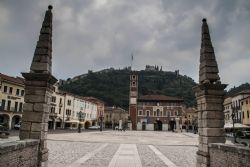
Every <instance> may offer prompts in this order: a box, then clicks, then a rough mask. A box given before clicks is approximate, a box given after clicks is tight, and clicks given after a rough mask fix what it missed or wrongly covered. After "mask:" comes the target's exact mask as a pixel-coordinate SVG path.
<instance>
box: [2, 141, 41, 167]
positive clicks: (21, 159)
mask: <svg viewBox="0 0 250 167" xmlns="http://www.w3.org/2000/svg"><path fill="white" fill-rule="evenodd" d="M38 146H39V140H33V139H27V140H19V141H12V142H6V143H1V144H0V167H14V166H23V167H34V166H37V164H38Z"/></svg>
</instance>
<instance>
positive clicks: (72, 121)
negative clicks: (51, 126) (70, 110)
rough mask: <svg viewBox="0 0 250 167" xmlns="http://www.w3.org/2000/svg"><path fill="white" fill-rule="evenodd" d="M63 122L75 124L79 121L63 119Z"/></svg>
mask: <svg viewBox="0 0 250 167" xmlns="http://www.w3.org/2000/svg"><path fill="white" fill-rule="evenodd" d="M65 123H75V124H78V123H79V121H78V120H70V121H65Z"/></svg>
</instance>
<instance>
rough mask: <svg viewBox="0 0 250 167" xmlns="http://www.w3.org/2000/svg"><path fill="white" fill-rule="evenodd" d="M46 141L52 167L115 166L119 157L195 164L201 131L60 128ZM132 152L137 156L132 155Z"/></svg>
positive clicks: (157, 165) (141, 162)
mask: <svg viewBox="0 0 250 167" xmlns="http://www.w3.org/2000/svg"><path fill="white" fill-rule="evenodd" d="M15 133H16V132H15ZM16 134H18V133H16ZM13 140H18V136H16V135H14V134H13V135H12V136H11V137H10V138H9V139H8V141H13ZM3 142H5V140H4V139H1V140H0V144H1V143H3ZM47 143H48V149H49V167H66V166H68V167H76V166H78V167H113V166H116V165H114V164H117V163H116V162H118V161H119V162H124V163H127V162H128V164H131V162H132V161H135V162H137V165H134V166H138V167H141V166H142V167H166V166H171V167H176V166H178V167H194V166H195V164H196V151H197V144H198V135H197V134H193V133H186V132H183V133H172V132H155V131H126V132H120V131H103V132H100V131H83V132H82V133H77V132H76V130H74V131H73V130H66V131H65V130H57V131H54V132H53V131H51V132H49V134H48V141H47ZM122 145H123V146H126V145H128V146H131V148H134V149H135V151H136V152H137V154H130V152H133V151H132V150H129V147H128V148H123V149H121V150H120V151H119V149H120V148H121V146H122ZM126 149H127V150H126ZM133 153H135V152H133ZM126 154H127V155H126ZM129 154H130V155H129ZM131 155H132V156H131ZM133 155H137V156H134V159H133V158H132V159H131V157H133ZM129 158H130V159H129ZM121 166H122V167H127V166H129V167H130V166H131V165H126V164H122V165H121ZM121 166H116V167H121Z"/></svg>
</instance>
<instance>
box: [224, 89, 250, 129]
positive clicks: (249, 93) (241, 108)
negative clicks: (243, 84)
mask: <svg viewBox="0 0 250 167" xmlns="http://www.w3.org/2000/svg"><path fill="white" fill-rule="evenodd" d="M249 97H250V90H244V91H241V92H239V93H238V94H236V95H234V96H231V97H226V98H225V99H224V103H223V106H224V116H225V124H233V122H234V123H239V124H244V125H249V118H248V114H247V113H248V112H249V104H248V103H249V101H248V98H249ZM247 111H248V112H247Z"/></svg>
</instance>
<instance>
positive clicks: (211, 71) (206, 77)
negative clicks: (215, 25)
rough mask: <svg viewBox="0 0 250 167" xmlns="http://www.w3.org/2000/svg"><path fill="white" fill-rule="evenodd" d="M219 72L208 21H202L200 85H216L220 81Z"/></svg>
mask: <svg viewBox="0 0 250 167" xmlns="http://www.w3.org/2000/svg"><path fill="white" fill-rule="evenodd" d="M218 73H219V70H218V66H217V62H216V58H215V54H214V48H213V45H212V42H211V39H210V34H209V28H208V25H207V20H206V19H205V18H203V19H202V32H201V50H200V70H199V82H200V83H214V82H216V81H218V80H220V77H219V75H218Z"/></svg>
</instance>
